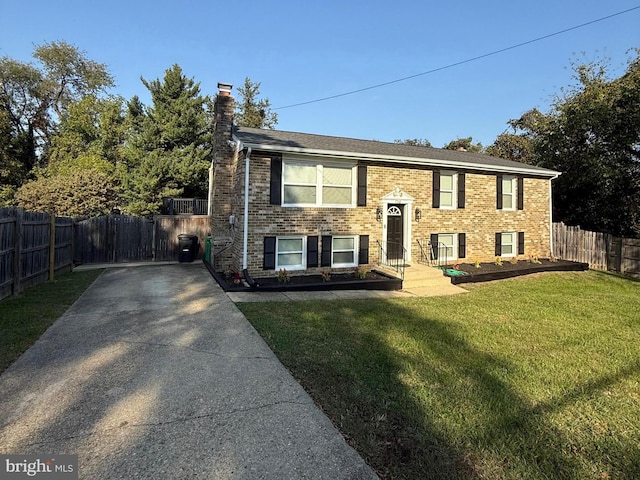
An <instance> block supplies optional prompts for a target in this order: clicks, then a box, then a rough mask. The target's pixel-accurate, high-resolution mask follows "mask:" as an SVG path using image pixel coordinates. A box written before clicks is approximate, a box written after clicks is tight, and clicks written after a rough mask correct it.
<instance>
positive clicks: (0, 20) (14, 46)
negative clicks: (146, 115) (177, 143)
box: [0, 0, 640, 147]
mask: <svg viewBox="0 0 640 480" xmlns="http://www.w3.org/2000/svg"><path fill="white" fill-rule="evenodd" d="M638 5H640V0H629V1H627V0H614V1H609V2H602V1H595V0H538V1H537V2H504V1H496V0H485V1H483V2H477V1H458V2H437V3H436V2H423V1H403V0H398V1H395V2H389V1H384V2H383V1H379V0H367V1H360V0H353V1H348V0H343V1H337V0H324V1H321V2H320V1H315V2H314V1H284V0H277V1H249V0H235V1H233V2H220V1H201V0H199V1H190V0H186V1H184V2H176V1H171V2H170V1H166V0H156V1H153V2H151V1H149V2H147V1H136V0H129V1H127V2H125V1H122V0H110V1H108V2H87V1H86V0H82V1H76V0H64V1H51V0H47V1H42V0H32V1H27V2H17V1H10V0H0V7H1V8H0V11H1V12H2V13H0V56H8V57H11V58H14V59H17V60H22V61H30V60H32V57H31V54H32V52H33V48H34V45H40V44H42V43H45V42H50V41H54V40H65V41H67V42H69V43H72V44H74V45H75V46H77V47H78V48H80V49H81V50H84V51H85V52H86V54H87V56H88V57H89V58H90V59H92V60H95V61H97V62H101V63H106V64H107V66H108V68H109V71H110V72H111V74H112V75H113V76H114V77H115V79H116V82H117V87H116V88H115V89H113V90H112V91H111V93H115V94H119V95H122V96H123V97H125V98H127V99H128V98H130V97H132V96H133V95H139V96H140V97H141V98H142V99H143V101H144V102H145V103H148V101H149V97H148V95H147V91H146V89H145V87H144V86H143V85H142V83H141V82H140V77H141V76H142V77H144V78H146V79H155V78H162V77H163V75H164V71H165V70H166V69H167V68H169V67H171V65H173V64H174V63H177V64H179V65H180V66H181V67H182V69H183V71H184V73H185V74H186V75H187V76H189V77H193V78H194V79H195V80H196V81H198V82H200V84H201V89H202V92H203V93H204V94H211V95H213V94H215V92H216V90H217V88H216V86H217V82H218V81H225V82H230V83H233V84H234V86H239V85H240V84H242V82H243V81H244V78H245V77H246V76H248V77H250V78H251V80H253V81H256V82H261V83H262V86H261V94H262V96H266V97H268V98H269V99H270V101H271V105H272V107H274V108H276V109H277V108H278V107H282V106H286V105H290V104H295V103H299V102H305V101H309V100H314V99H317V98H322V97H327V96H331V95H338V94H341V93H344V92H349V91H352V90H357V89H361V88H365V87H368V86H371V85H376V84H380V83H384V82H389V81H393V80H395V79H398V78H402V77H407V76H411V75H416V74H419V73H422V72H426V71H429V70H432V69H436V68H439V67H444V66H447V65H450V64H452V63H456V62H460V61H464V60H466V59H469V58H473V57H476V56H480V55H483V54H486V53H490V52H493V51H496V50H499V49H502V48H505V47H509V46H511V45H515V44H518V43H522V42H526V41H528V40H531V39H534V38H537V37H541V36H544V35H548V34H551V33H554V32H557V31H560V30H563V29H566V28H570V27H573V26H575V25H579V24H582V23H585V22H589V21H592V20H595V19H598V18H601V17H604V16H607V15H611V14H613V13H616V12H619V11H622V10H626V9H629V8H633V7H636V6H638ZM639 25H640V9H638V10H634V11H632V12H629V13H627V14H625V15H621V16H617V17H614V18H611V19H609V20H605V21H602V22H599V23H596V24H593V25H589V26H586V27H584V28H581V29H578V30H574V31H571V32H568V33H565V34H562V35H558V36H555V37H552V38H548V39H545V40H542V41H539V42H536V43H532V44H529V45H526V46H523V47H521V48H517V49H514V50H510V51H507V52H504V53H501V54H497V55H494V56H490V57H488V58H484V59H482V60H478V61H474V62H470V63H466V64H464V65H460V66H456V67H453V68H449V69H445V70H442V71H439V72H436V73H433V74H429V75H423V76H419V77H416V78H413V79H410V80H407V81H403V82H399V83H395V84H392V85H388V86H385V87H381V88H376V89H372V90H367V91H365V92H362V93H358V94H354V95H349V96H344V97H340V98H337V99H333V100H328V101H324V102H318V103H313V104H309V105H304V106H299V107H295V108H284V109H277V110H275V111H276V112H277V113H278V116H279V123H278V125H277V128H278V129H280V130H293V131H299V132H308V133H318V134H323V135H336V136H345V137H354V138H364V139H376V140H383V141H393V140H395V139H404V138H427V139H428V140H430V141H431V143H432V144H433V145H434V146H436V147H440V146H443V145H444V144H445V143H447V142H448V141H450V140H452V139H454V138H458V137H467V136H472V137H473V138H474V141H480V142H482V143H483V144H485V145H488V144H490V143H492V142H493V140H494V139H495V137H496V136H497V135H498V134H500V133H501V132H502V131H504V130H505V129H506V128H507V124H506V122H507V121H508V120H509V119H511V118H517V117H519V116H520V115H521V114H522V113H524V112H525V111H527V110H529V109H530V108H533V107H538V108H540V109H542V110H543V111H544V110H547V108H548V105H549V102H550V101H551V99H552V97H553V95H554V94H558V93H559V92H560V89H561V88H562V87H567V86H569V85H571V84H572V83H573V80H572V71H571V69H570V64H571V62H572V61H573V60H575V59H578V60H580V61H582V60H586V61H591V60H596V59H598V58H602V57H609V58H610V60H611V66H612V69H611V72H612V74H613V75H614V76H618V75H619V74H620V73H621V72H622V71H623V69H624V66H625V64H626V60H627V59H628V58H629V56H630V55H631V53H630V52H629V49H632V48H638V47H640V27H639Z"/></svg>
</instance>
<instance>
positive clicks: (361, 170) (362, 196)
mask: <svg viewBox="0 0 640 480" xmlns="http://www.w3.org/2000/svg"><path fill="white" fill-rule="evenodd" d="M358 206H359V207H366V206H367V166H366V165H358Z"/></svg>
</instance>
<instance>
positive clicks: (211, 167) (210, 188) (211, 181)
mask: <svg viewBox="0 0 640 480" xmlns="http://www.w3.org/2000/svg"><path fill="white" fill-rule="evenodd" d="M213 162H214V160H211V165H210V166H209V195H208V196H207V215H209V217H211V207H212V206H213V205H212V202H211V194H212V193H213Z"/></svg>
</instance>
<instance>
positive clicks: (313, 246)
mask: <svg viewBox="0 0 640 480" xmlns="http://www.w3.org/2000/svg"><path fill="white" fill-rule="evenodd" d="M317 266H318V237H317V236H311V237H307V267H317Z"/></svg>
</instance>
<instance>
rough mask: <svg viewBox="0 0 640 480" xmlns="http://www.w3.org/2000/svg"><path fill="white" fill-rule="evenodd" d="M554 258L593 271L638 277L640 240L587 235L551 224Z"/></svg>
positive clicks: (578, 230)
mask: <svg viewBox="0 0 640 480" xmlns="http://www.w3.org/2000/svg"><path fill="white" fill-rule="evenodd" d="M553 248H554V255H555V256H556V257H558V258H561V259H563V260H570V261H574V262H585V263H588V264H589V267H590V268H593V269H595V270H605V271H613V272H618V273H622V274H625V275H640V239H637V238H620V237H614V236H613V235H610V234H608V233H599V232H590V231H588V230H582V229H580V227H571V226H568V225H565V224H564V223H554V224H553Z"/></svg>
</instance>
